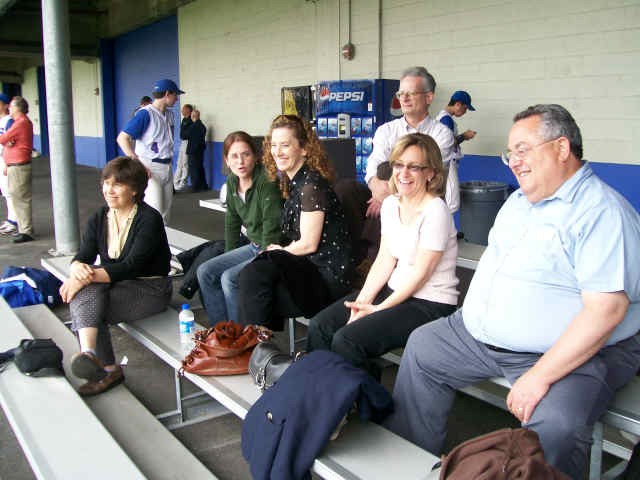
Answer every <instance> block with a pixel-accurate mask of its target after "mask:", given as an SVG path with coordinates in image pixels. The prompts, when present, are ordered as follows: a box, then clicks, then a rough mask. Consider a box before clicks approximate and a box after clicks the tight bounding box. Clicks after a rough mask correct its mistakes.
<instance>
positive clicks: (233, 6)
mask: <svg viewBox="0 0 640 480" xmlns="http://www.w3.org/2000/svg"><path fill="white" fill-rule="evenodd" d="M379 5H381V11H379ZM347 11H348V0H321V1H319V2H317V4H313V3H312V2H304V1H302V0H220V1H216V2H209V1H206V0H198V1H196V2H194V3H191V4H188V5H186V6H185V7H182V8H180V9H179V11H178V31H179V49H180V50H179V51H180V83H181V86H183V87H184V89H185V90H186V91H187V92H188V93H187V95H186V96H185V98H184V99H183V101H188V102H190V103H195V104H196V105H197V106H198V108H200V109H201V110H202V113H203V118H204V119H205V121H206V122H207V124H208V126H209V127H210V129H211V128H213V132H214V133H213V138H212V139H214V140H216V141H220V140H222V139H223V138H224V136H225V135H226V134H227V133H228V132H230V131H232V130H235V129H245V130H247V131H249V132H250V133H253V134H262V133H264V131H265V130H266V128H267V126H268V123H269V121H270V119H271V118H272V117H273V116H274V115H275V114H276V113H278V112H279V111H280V87H282V86H293V85H301V84H309V83H313V82H315V81H317V80H327V79H339V78H342V79H355V78H372V77H376V76H378V73H380V77H382V78H397V77H398V75H399V73H400V71H401V70H402V69H403V68H405V67H407V66H410V65H424V66H426V67H427V68H428V69H429V70H430V71H431V72H432V73H433V74H434V75H435V77H436V80H437V81H438V88H437V91H436V99H435V101H434V105H433V107H432V114H434V115H435V114H436V113H437V112H438V110H439V109H440V108H442V106H443V105H445V104H446V103H447V101H448V98H449V96H450V95H451V93H452V92H453V91H454V90H458V89H465V90H468V91H469V92H470V93H471V95H472V97H473V101H474V104H475V105H476V106H477V107H478V111H477V112H473V113H469V114H468V115H466V116H465V117H463V118H462V119H460V120H459V125H460V127H462V128H472V129H474V130H477V131H478V136H477V137H476V139H475V140H473V141H472V142H469V143H467V144H465V152H466V153H475V154H480V155H495V154H498V152H500V150H502V149H503V148H504V146H505V143H506V137H507V133H508V130H509V128H510V125H511V118H512V116H513V114H514V113H515V112H517V111H519V110H521V109H523V108H525V107H526V106H528V105H530V104H534V103H549V102H555V103H560V104H562V105H564V106H566V107H567V108H568V109H569V110H570V111H571V112H572V113H573V115H574V116H575V118H576V120H577V121H578V123H579V125H580V126H581V128H582V132H583V136H584V143H585V156H586V157H587V158H589V159H591V160H593V161H600V162H616V163H634V164H640V155H639V149H640V147H638V144H637V143H634V141H633V140H634V138H640V81H639V80H640V75H638V74H639V73H640V1H639V0H565V1H563V2H558V1H557V0H554V1H551V0H540V1H537V2H531V1H529V0H512V1H504V0H503V1H496V0H458V1H457V2H451V1H450V0H381V1H378V0H351V13H352V17H351V31H350V34H351V41H352V43H354V44H355V46H356V56H355V58H354V59H353V60H352V61H346V60H343V59H342V58H341V56H340V47H341V46H342V45H343V44H344V43H346V42H347V39H348V33H349V32H348V22H347V18H348V15H347Z"/></svg>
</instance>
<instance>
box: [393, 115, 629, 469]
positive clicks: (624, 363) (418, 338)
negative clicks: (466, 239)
mask: <svg viewBox="0 0 640 480" xmlns="http://www.w3.org/2000/svg"><path fill="white" fill-rule="evenodd" d="M508 145H509V150H508V151H507V153H505V154H503V160H504V161H505V163H507V164H508V166H509V168H510V169H511V171H512V172H513V174H514V175H515V176H516V179H517V180H518V183H519V185H520V189H519V190H517V191H516V192H515V193H514V194H512V195H511V197H510V198H509V199H508V200H507V202H506V203H505V204H504V206H503V207H502V209H501V210H500V212H499V213H498V216H497V218H496V221H495V224H494V226H493V228H492V229H491V232H490V233H489V245H488V247H487V249H486V251H485V253H484V254H483V256H482V258H481V259H480V262H479V264H478V269H477V270H476V273H475V275H474V277H473V280H472V282H471V285H470V286H469V291H468V293H467V296H466V298H465V302H464V306H463V308H462V309H460V310H458V311H457V312H456V313H454V314H453V315H451V316H449V317H446V318H441V319H439V320H436V321H435V322H432V323H430V324H427V325H425V326H424V327H421V328H419V329H417V330H415V331H414V332H413V334H412V335H411V337H410V338H409V342H408V344H407V348H406V350H405V353H404V355H403V357H402V364H401V366H400V370H399V372H398V377H397V380H396V385H395V389H394V401H395V407H396V411H395V413H394V414H393V415H392V416H391V417H390V419H389V421H388V426H389V427H390V428H391V429H392V430H394V431H396V432H397V433H399V434H400V435H402V436H404V437H406V438H408V439H409V440H411V441H413V442H414V443H416V444H418V445H421V446H422V447H424V448H426V449H427V450H430V451H431V452H433V453H435V454H439V453H440V450H441V449H442V445H443V443H444V440H445V437H446V421H447V414H448V412H449V410H450V408H451V404H452V402H453V398H454V394H455V390H456V389H459V388H462V387H464V386H466V385H469V384H471V383H475V382H477V381H480V380H483V379H486V378H490V377H495V376H504V377H506V378H507V380H508V381H509V382H510V383H511V384H512V387H511V391H510V392H509V395H508V397H507V406H508V408H509V410H510V411H511V412H512V413H513V415H515V417H516V418H518V420H520V421H521V422H522V424H523V425H524V426H526V427H528V428H531V429H532V430H534V431H536V432H537V433H538V435H539V437H540V441H541V443H542V447H543V449H544V452H545V456H546V459H547V461H549V463H551V464H552V465H554V466H555V467H556V468H558V469H559V470H561V471H563V472H564V473H566V474H568V475H570V476H571V477H572V478H582V473H583V471H584V468H585V465H586V456H587V451H588V448H589V447H590V443H591V434H592V430H593V424H594V422H595V421H596V420H597V419H598V418H599V417H600V416H601V415H602V413H603V412H604V411H605V409H606V407H607V405H608V404H609V402H610V401H611V400H612V398H613V395H614V394H615V391H616V390H617V389H619V388H621V387H622V386H624V385H625V384H626V383H627V382H628V381H629V380H630V379H631V378H632V377H633V376H634V375H635V373H636V371H637V370H638V367H640V338H638V337H640V336H637V335H636V334H637V333H638V330H640V269H639V268H637V259H638V258H639V257H640V217H639V216H638V213H637V212H636V211H635V210H634V209H633V207H632V206H631V205H630V204H629V203H628V202H627V201H626V200H625V199H624V198H623V197H622V196H621V195H619V194H618V193H617V192H616V191H615V190H613V189H612V188H611V187H609V186H608V185H606V184H605V183H603V182H602V181H601V180H600V179H599V178H598V177H596V176H595V174H594V173H593V171H592V170H591V168H590V166H589V164H588V163H586V162H584V161H583V160H582V138H581V135H580V130H579V128H578V126H577V125H576V123H575V121H574V119H573V118H572V117H571V115H570V114H569V112H567V111H566V110H565V109H564V108H563V107H561V106H559V105H536V106H534V107H529V108H528V109H527V110H525V111H523V112H521V113H519V114H517V115H516V117H515V118H514V125H513V127H512V128H511V132H510V134H509V144H508Z"/></svg>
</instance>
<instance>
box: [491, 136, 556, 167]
mask: <svg viewBox="0 0 640 480" xmlns="http://www.w3.org/2000/svg"><path fill="white" fill-rule="evenodd" d="M558 138H560V137H557V138H553V139H551V140H547V141H546V142H542V143H538V144H537V145H533V146H530V145H520V146H519V147H518V148H516V149H515V150H505V151H504V152H502V153H501V154H500V158H501V159H502V163H504V164H505V165H506V166H507V167H508V166H509V161H510V160H513V161H514V162H515V161H516V160H523V159H524V158H526V157H527V155H529V154H530V153H531V152H532V151H533V150H534V149H535V148H538V147H542V146H543V145H546V144H547V143H551V142H555V141H556V140H558Z"/></svg>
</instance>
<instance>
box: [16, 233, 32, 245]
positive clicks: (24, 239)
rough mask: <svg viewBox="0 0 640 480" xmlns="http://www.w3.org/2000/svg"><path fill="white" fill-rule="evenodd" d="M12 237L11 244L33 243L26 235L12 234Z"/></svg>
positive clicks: (29, 236) (30, 237)
mask: <svg viewBox="0 0 640 480" xmlns="http://www.w3.org/2000/svg"><path fill="white" fill-rule="evenodd" d="M13 237H14V238H13V243H25V242H33V241H34V240H35V238H33V237H32V236H31V235H27V234H26V233H14V234H13Z"/></svg>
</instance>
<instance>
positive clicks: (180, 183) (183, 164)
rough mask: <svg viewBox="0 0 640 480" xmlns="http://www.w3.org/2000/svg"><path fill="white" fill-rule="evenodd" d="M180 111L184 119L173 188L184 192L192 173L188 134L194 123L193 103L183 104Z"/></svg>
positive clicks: (181, 124)
mask: <svg viewBox="0 0 640 480" xmlns="http://www.w3.org/2000/svg"><path fill="white" fill-rule="evenodd" d="M180 112H181V113H182V121H181V122H180V150H179V151H178V161H177V162H176V171H175V172H174V173H173V188H174V189H175V191H176V192H183V191H185V190H186V189H187V179H188V178H189V174H190V172H189V161H188V155H187V148H188V145H189V138H188V136H187V135H188V131H189V127H191V125H193V120H191V114H192V113H193V105H190V104H188V103H187V104H185V105H183V106H182V109H181V110H180Z"/></svg>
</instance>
